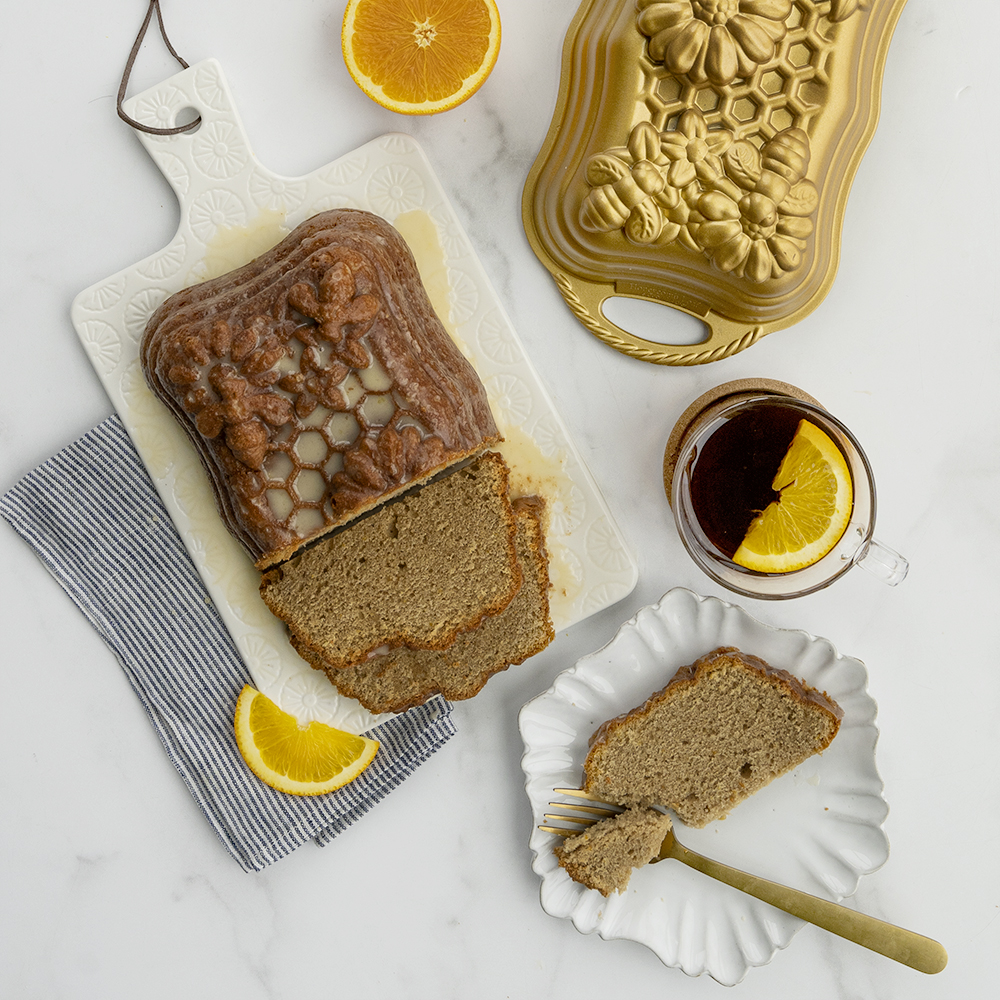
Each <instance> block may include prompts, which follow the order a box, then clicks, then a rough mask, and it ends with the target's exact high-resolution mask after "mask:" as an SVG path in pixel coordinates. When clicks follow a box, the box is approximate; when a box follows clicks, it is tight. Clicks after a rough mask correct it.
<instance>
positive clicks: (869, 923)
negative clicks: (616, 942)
mask: <svg viewBox="0 0 1000 1000" xmlns="http://www.w3.org/2000/svg"><path fill="white" fill-rule="evenodd" d="M554 791H555V793H556V794H557V795H570V796H574V797H576V798H580V799H586V800H587V801H589V802H591V803H594V804H593V805H578V804H576V803H574V802H550V803H549V806H550V807H553V808H559V809H565V810H573V812H575V813H580V814H582V815H573V814H572V813H568V814H567V813H565V812H562V813H545V819H546V820H556V821H560V822H570V823H573V824H575V825H576V826H577V827H578V828H577V829H571V828H567V827H565V826H551V825H548V824H544V825H542V826H539V828H538V829H539V830H544V831H545V832H546V833H554V834H556V835H557V836H560V837H571V836H573V835H574V834H577V833H581V832H582V830H583V829H586V828H587V827H588V826H591V825H592V824H594V823H596V822H598V821H599V820H601V819H604V818H606V817H608V816H614V815H616V814H617V813H619V812H621V811H622V810H621V809H620V808H618V807H617V806H613V805H611V804H609V803H607V802H600V801H599V800H597V799H594V798H592V797H591V796H590V795H588V794H587V793H586V792H584V791H582V790H581V789H579V788H556V789H554ZM667 858H673V859H674V860H675V861H680V862H682V863H683V864H685V865H688V866H689V867H690V868H694V869H695V870H696V871H700V872H702V873H703V874H705V875H708V876H709V877H711V878H714V879H718V880H719V881H720V882H725V883H726V884H727V885H731V886H733V888H735V889H740V890H741V891H743V892H746V893H749V894H750V895H751V896H755V897H756V898H757V899H762V900H763V901H764V902H765V903H770V904H771V905H772V906H776V907H777V908H778V909H779V910H784V911H785V912H786V913H791V914H792V915H793V916H796V917H799V918H801V919H802V920H807V921H808V922H809V923H811V924H815V925H816V926H817V927H822V928H823V929H824V930H828V931H830V932H831V933H833V934H838V935H839V936H840V937H842V938H846V939H847V940H848V941H853V942H854V943H855V944H859V945H861V946H862V947H863V948H869V949H871V950H872V951H877V952H878V953H879V954H880V955H885V956H886V957H887V958H891V959H893V960H894V961H896V962H902V963H903V965H908V966H909V967H910V968H911V969H917V970H918V971H919V972H926V973H930V974H932V973H935V972H940V971H941V970H942V969H943V968H944V967H945V966H946V965H947V964H948V953H947V952H946V951H945V950H944V948H943V947H942V946H941V945H940V944H939V943H938V942H937V941H934V940H933V939H932V938H928V937H924V936H923V935H922V934H915V933H914V932H913V931H908V930H904V929H903V928H902V927H897V926H896V925H895V924H889V923H886V922H885V921H884V920H877V919H876V918H875V917H869V916H867V915H866V914H864V913H858V912H857V910H852V909H850V908H848V907H846V906H841V905H840V904H838V903H833V902H831V901H830V900H828V899H820V898H819V897H818V896H812V895H810V894H809V893H807V892H802V891H801V890H800V889H792V888H790V887H789V886H785V885H779V884H778V883H777V882H769V881H768V880H767V879H764V878H758V877H757V876H756V875H749V874H747V873H746V872H741V871H740V870H739V869H737V868H730V867H729V866H728V865H724V864H722V863H721V862H718V861H712V860H710V859H709V858H705V857H702V856H701V855H700V854H695V852H694V851H690V850H688V849H687V848H686V847H684V846H683V844H680V843H679V842H678V841H677V838H676V837H675V836H674V831H673V830H670V831H669V832H668V833H667V835H666V837H664V838H663V843H662V844H661V845H660V853H659V854H658V855H657V856H656V857H655V858H653V860H652V861H651V862H650V864H655V863H656V862H657V861H665V860H666V859H667Z"/></svg>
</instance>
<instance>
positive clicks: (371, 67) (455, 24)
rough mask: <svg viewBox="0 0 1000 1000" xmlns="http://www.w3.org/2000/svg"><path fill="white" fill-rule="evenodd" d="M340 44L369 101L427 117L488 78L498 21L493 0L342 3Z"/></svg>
mask: <svg viewBox="0 0 1000 1000" xmlns="http://www.w3.org/2000/svg"><path fill="white" fill-rule="evenodd" d="M340 37H341V45H342V47H343V50H344V61H345V62H346V63H347V69H348V71H349V72H350V74H351V76H352V77H353V78H354V82H355V83H356V84H357V85H358V86H359V87H360V88H361V89H362V90H363V91H364V92H365V93H366V94H367V95H368V96H369V97H370V98H371V99H372V100H373V101H377V102H378V103H379V104H381V105H382V106H383V107H385V108H388V109H389V110H390V111H398V112H400V113H401V114H404V115H431V114H434V113H435V112H438V111H447V110H448V109H449V108H454V107H455V106H456V105H458V104H461V103H462V101H464V100H467V99H468V98H469V97H471V96H472V95H473V94H474V93H475V92H476V91H477V90H478V89H479V88H480V87H481V86H482V84H483V81H484V80H485V79H486V78H487V77H488V76H489V75H490V71H491V70H492V69H493V65H494V63H495V62H496V60H497V53H498V52H499V51H500V14H499V12H498V11H497V7H496V3H494V0H350V2H349V3H348V5H347V10H346V11H345V12H344V25H343V28H342V30H341V36H340Z"/></svg>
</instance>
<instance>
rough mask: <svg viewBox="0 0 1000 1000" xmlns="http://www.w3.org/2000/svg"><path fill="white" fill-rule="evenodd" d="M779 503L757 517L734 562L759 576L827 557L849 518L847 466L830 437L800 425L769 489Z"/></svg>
mask: <svg viewBox="0 0 1000 1000" xmlns="http://www.w3.org/2000/svg"><path fill="white" fill-rule="evenodd" d="M771 487H772V489H774V491H775V492H776V493H778V499H777V500H775V501H773V502H772V503H770V504H768V506H767V508H766V509H765V510H764V511H763V512H762V513H760V514H758V515H757V517H756V518H754V520H753V522H752V523H751V525H750V528H749V529H748V531H747V533H746V537H745V538H744V539H743V543H742V544H741V545H740V547H739V548H738V549H737V550H736V554H735V555H734V556H733V562H735V563H736V564H737V565H739V566H745V567H746V568H747V569H752V570H755V571H756V572H758V573H790V572H792V571H793V570H797V569H804V568H805V567H806V566H811V565H812V564H813V563H814V562H817V561H819V560H820V559H822V558H823V556H825V555H826V554H827V553H828V552H829V551H830V550H831V549H832V548H833V547H834V546H835V545H836V544H837V542H838V541H840V537H841V535H843V534H844V531H845V529H846V528H847V524H848V522H849V521H850V519H851V509H852V507H853V498H854V491H853V487H852V485H851V473H850V470H849V469H848V467H847V461H846V460H845V458H844V456H843V454H842V453H841V451H840V449H839V448H838V447H837V445H836V444H835V443H834V442H833V440H832V439H831V438H830V436H829V435H828V434H827V433H826V432H825V431H822V430H820V428H819V427H817V426H816V425H815V424H812V423H810V422H809V421H808V420H802V421H800V423H799V426H798V429H797V430H796V431H795V437H794V438H792V443H791V444H790V445H789V446H788V451H787V452H785V457H784V458H783V459H782V460H781V466H780V467H779V469H778V472H777V475H776V476H775V477H774V481H773V482H772V484H771Z"/></svg>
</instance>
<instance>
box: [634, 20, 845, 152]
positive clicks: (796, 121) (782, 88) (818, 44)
mask: <svg viewBox="0 0 1000 1000" xmlns="http://www.w3.org/2000/svg"><path fill="white" fill-rule="evenodd" d="M829 8H830V4H829V2H826V3H814V2H812V0H795V2H794V3H793V6H792V10H791V13H790V14H789V16H788V19H787V21H786V25H787V29H788V30H787V34H786V35H785V37H784V38H783V39H782V40H781V41H780V42H778V43H777V48H776V52H775V55H774V58H773V59H771V60H769V61H768V62H766V63H763V64H762V65H760V66H758V67H757V68H756V69H755V70H754V72H753V73H752V74H751V75H750V76H748V77H747V78H745V79H737V80H734V81H733V82H732V83H729V84H726V85H725V86H715V85H713V84H712V83H710V82H706V83H702V84H694V83H691V82H690V81H689V80H687V79H685V78H683V77H678V76H675V75H674V74H672V73H671V72H670V71H669V70H668V69H666V68H665V67H664V66H663V65H661V64H658V63H654V62H652V61H651V60H650V58H649V55H648V52H646V51H645V50H644V51H643V55H642V57H641V59H640V66H641V69H642V77H643V84H642V90H641V92H640V95H639V100H640V101H641V102H642V103H644V104H645V106H646V108H647V109H648V111H649V113H650V120H651V122H652V124H653V125H654V126H655V127H656V128H657V130H659V131H664V130H666V129H668V128H673V127H674V125H675V123H676V120H677V118H678V116H679V115H680V113H681V112H682V111H684V109H685V108H690V107H695V108H699V109H700V110H701V111H702V113H703V114H704V115H705V120H706V122H707V123H708V126H709V128H718V127H723V128H726V129H728V130H729V131H731V132H732V133H733V136H734V138H736V139H748V140H750V141H751V142H753V143H754V144H755V145H756V146H758V147H760V146H762V145H763V144H764V143H765V142H767V141H768V140H769V139H771V138H773V137H774V136H775V135H776V134H777V133H778V132H781V131H783V130H785V129H789V128H800V129H802V130H804V131H805V132H807V133H808V132H809V125H810V122H811V121H812V119H813V118H814V117H815V116H816V115H817V114H818V113H819V112H820V111H821V110H822V108H823V105H824V103H825V102H826V100H827V93H828V88H829V86H830V77H829V72H828V64H829V60H830V57H831V54H832V52H833V49H834V46H835V43H836V39H837V33H838V30H839V25H838V24H837V23H834V22H832V21H830V20H829V18H828V13H829Z"/></svg>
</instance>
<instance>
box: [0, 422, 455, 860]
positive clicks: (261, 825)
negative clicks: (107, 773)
mask: <svg viewBox="0 0 1000 1000" xmlns="http://www.w3.org/2000/svg"><path fill="white" fill-rule="evenodd" d="M0 515H3V517H5V518H6V519H7V520H8V521H9V522H10V523H11V524H12V525H13V526H14V528H15V530H16V531H17V532H18V533H19V534H21V535H22V536H23V537H24V539H25V540H26V541H27V542H28V543H29V544H30V545H31V546H32V547H33V548H34V549H35V551H36V553H37V554H38V556H39V557H40V558H41V560H42V561H43V562H44V563H45V565H46V567H47V568H48V570H49V572H51V573H52V575H53V576H54V577H55V578H56V580H57V581H58V582H59V584H60V585H61V586H62V588H63V589H64V590H65V591H66V592H67V593H68V594H69V596H70V597H71V598H72V599H73V601H74V602H75V603H76V604H77V606H78V607H79V608H80V610H81V611H83V613H84V614H85V615H86V616H87V618H88V619H89V620H90V623H91V624H92V625H93V626H94V628H95V629H97V631H98V632H99V633H100V635H101V636H102V637H103V639H104V641H105V642H106V643H107V644H108V645H109V646H110V647H111V649H112V651H113V652H114V654H115V656H116V657H117V658H118V660H119V662H120V663H121V666H122V668H123V669H124V671H125V673H126V674H127V676H128V678H129V681H130V682H131V684H132V687H133V688H134V690H135V693H136V694H137V695H138V697H139V700H140V702H141V703H142V706H143V708H145V710H146V713H147V714H148V715H149V718H150V721H151V722H152V723H153V727H154V728H155V729H156V732H157V734H158V735H159V737H160V739H161V741H162V742H163V746H164V749H165V750H166V751H167V756H168V757H169V758H170V760H171V761H172V763H173V765H174V767H176V768H177V771H178V772H179V774H180V776H181V777H182V778H183V780H184V783H185V784H186V785H187V787H188V790H189V791H190V792H191V794H192V795H193V796H194V798H195V801H196V802H197V803H198V805H199V806H200V807H201V809H202V811H203V812H204V813H205V816H206V817H207V818H208V821H209V823H211V825H212V828H213V829H214V830H215V832H216V834H217V835H218V836H219V839H220V840H221V841H222V843H223V844H224V845H225V847H226V849H227V850H228V851H229V852H230V854H232V856H233V857H234V858H235V859H236V860H237V861H238V862H239V864H240V865H241V866H242V867H243V868H244V870H246V871H260V870H261V869H262V868H264V867H266V866H267V865H268V864H270V863H271V862H273V861H277V860H278V859H279V858H282V857H284V856H285V855H287V854H288V853H289V852H291V851H293V850H294V849H295V848H296V847H298V846H299V845H300V844H302V843H305V842H306V841H307V840H313V841H315V842H316V843H318V844H321V845H322V844H327V843H329V842H330V841H331V840H332V839H333V838H334V837H336V835H337V834H338V833H340V832H342V831H343V830H345V829H347V827H348V826H350V825H351V824H352V823H354V822H355V821H356V820H357V819H359V818H360V817H361V816H363V815H364V814H365V813H366V812H367V811H368V810H369V809H370V808H371V807H372V806H373V805H374V804H375V803H376V802H378V801H379V800H380V799H381V798H383V796H385V795H387V794H388V793H389V792H390V791H392V789H393V788H395V787H396V786H397V785H398V784H400V782H402V781H403V780H404V779H405V778H406V777H407V776H408V775H409V774H411V773H412V771H413V770H414V769H415V768H416V767H417V766H419V765H420V764H421V763H423V762H424V761H425V760H427V758H428V757H430V755H431V754H432V753H434V751H435V750H437V749H438V748H439V747H441V746H442V745H443V744H444V743H445V742H446V741H447V740H448V739H449V738H450V737H451V736H452V735H453V734H454V732H455V728H454V725H453V723H452V720H451V706H450V704H449V703H448V702H447V701H445V700H444V699H443V698H441V697H435V698H433V699H431V700H430V701H429V702H427V703H426V704H425V705H423V706H421V707H420V708H415V709H411V710H410V711H409V712H406V713H405V714H403V715H399V716H396V717H395V718H393V719H390V720H389V721H387V722H384V723H382V724H381V725H378V726H376V727H375V728H374V729H373V730H371V732H369V733H367V734H366V735H369V736H372V737H374V738H375V739H377V740H379V741H380V742H381V744H382V746H381V749H380V750H379V753H378V754H376V756H375V760H374V761H373V762H372V764H371V765H370V766H369V767H368V768H367V769H366V770H365V771H364V772H363V773H362V775H361V776H360V777H359V778H357V779H356V780H355V781H353V782H352V783H351V784H349V785H347V786H345V787H344V788H341V789H339V790H338V791H336V792H333V793H331V794H329V795H320V796H315V797H309V798H301V797H296V796H291V795H285V794H283V793H281V792H276V791H274V790H273V789H272V788H269V787H268V786H267V785H265V784H263V783H262V782H261V781H259V780H258V779H257V778H256V777H254V775H253V774H252V773H251V772H250V770H249V769H248V768H247V767H246V765H245V764H244V763H243V759H242V758H241V757H240V754H239V751H238V750H237V748H236V741H235V739H234V736H233V712H234V708H235V704H236V698H237V696H238V695H239V692H240V691H241V690H242V688H243V685H244V684H246V683H250V676H249V674H248V673H247V670H246V667H245V666H244V665H243V662H242V660H241V659H240V657H239V655H238V654H237V652H236V647H235V645H234V644H233V641H232V639H231V638H230V636H229V633H228V631H227V630H226V627H225V625H224V624H223V622H222V619H221V618H220V617H219V615H218V614H217V612H216V611H215V609H214V607H213V605H212V603H211V601H210V600H209V599H208V594H207V592H206V590H205V588H204V586H203V585H202V582H201V578H200V577H199V576H198V573H197V571H196V570H195V568H194V565H193V564H192V562H191V560H190V558H189V557H188V554H187V551H186V550H185V548H184V545H183V543H182V542H181V540H180V537H179V536H178V534H177V532H176V531H175V530H174V528H173V525H172V524H171V522H170V518H169V516H168V515H167V513H166V511H165V509H164V507H163V505H162V504H161V502H160V498H159V496H158V495H157V493H156V490H155V488H154V486H153V483H152V481H151V480H150V478H149V476H148V474H147V472H146V469H145V467H144V466H143V464H142V462H141V461H140V459H139V456H138V454H137V453H136V451H135V449H134V448H133V447H132V443H131V441H130V440H129V437H128V434H127V433H126V431H125V428H124V427H123V426H122V423H121V421H120V420H119V419H118V417H116V416H113V417H109V418H108V419H107V420H105V421H104V422H103V423H101V424H99V425H98V426H97V427H96V428H95V429H94V430H92V431H91V432H90V433H89V434H86V435H84V437H82V438H81V439H80V440H79V441H77V442H76V443H75V444H72V445H70V446H69V447H68V448H66V449H64V450H63V451H61V452H60V453H59V454H58V455H55V456H54V457H53V458H50V459H49V460H48V461H47V462H44V463H43V464H42V465H40V466H39V467H38V468H37V469H35V470H34V471H33V472H30V473H29V474H28V475H27V476H25V477H24V479H22V480H21V481H20V482H19V483H18V484H17V485H16V486H15V487H14V488H13V489H11V490H10V492H8V493H7V494H6V495H5V496H2V497H0Z"/></svg>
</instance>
